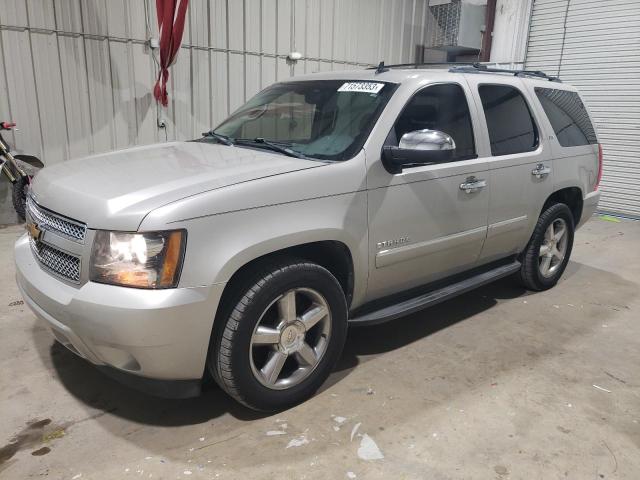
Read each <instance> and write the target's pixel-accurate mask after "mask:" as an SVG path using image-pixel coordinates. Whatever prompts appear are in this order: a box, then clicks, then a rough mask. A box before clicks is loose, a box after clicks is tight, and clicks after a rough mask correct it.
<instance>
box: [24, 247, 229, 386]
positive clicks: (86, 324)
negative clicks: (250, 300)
mask: <svg viewBox="0 0 640 480" xmlns="http://www.w3.org/2000/svg"><path fill="white" fill-rule="evenodd" d="M15 261H16V280H17V283H18V287H19V288H20V291H21V293H22V295H23V297H24V300H25V302H26V303H27V305H28V306H29V307H30V308H31V310H33V312H34V313H35V315H36V316H37V317H38V318H39V319H40V320H41V321H43V322H44V323H45V324H47V325H48V327H49V328H50V329H51V331H52V332H53V335H54V336H55V337H56V339H57V340H58V341H59V342H60V343H62V344H63V345H65V346H66V347H67V348H69V349H70V350H71V351H73V352H74V353H76V354H78V355H80V356H81V357H83V358H85V359H87V360H89V361H90V362H92V363H94V364H96V365H103V366H108V367H113V368H115V369H117V370H119V371H121V372H126V373H130V374H133V375H137V376H139V377H147V378H150V379H156V380H200V379H201V378H202V375H203V373H204V369H205V364H206V358H207V351H208V348H209V338H210V337H211V330H212V327H213V319H214V316H215V312H216V309H217V307H218V302H219V300H220V297H221V295H222V291H223V288H224V284H215V285H213V286H208V287H195V288H174V289H166V290H142V289H134V288H125V287H117V286H112V285H103V284H99V283H94V282H87V283H85V284H84V285H82V286H72V285H69V284H66V283H64V282H62V281H60V280H58V279H57V278H55V277H53V276H52V275H50V274H49V273H47V272H46V271H45V270H43V269H42V268H41V266H40V264H39V263H38V261H37V260H36V258H35V257H34V256H33V253H32V251H31V248H30V246H29V241H28V238H27V236H26V235H23V236H22V237H21V238H20V239H18V241H17V242H16V244H15Z"/></svg>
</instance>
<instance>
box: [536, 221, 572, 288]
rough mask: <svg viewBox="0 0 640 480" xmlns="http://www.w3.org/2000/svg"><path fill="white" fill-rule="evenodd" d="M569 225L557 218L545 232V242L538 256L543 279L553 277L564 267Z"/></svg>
mask: <svg viewBox="0 0 640 480" xmlns="http://www.w3.org/2000/svg"><path fill="white" fill-rule="evenodd" d="M567 232H568V228H567V223H566V222H565V221H564V219H562V218H556V219H555V220H554V221H553V222H551V224H550V225H549V226H548V227H547V230H546V231H545V232H544V240H543V242H542V245H540V252H539V255H538V261H539V268H540V273H541V274H542V276H543V277H545V278H549V277H552V276H553V275H554V274H555V273H556V272H557V271H558V269H559V268H560V266H561V265H562V262H563V261H564V257H565V255H566V254H567V240H568V234H567Z"/></svg>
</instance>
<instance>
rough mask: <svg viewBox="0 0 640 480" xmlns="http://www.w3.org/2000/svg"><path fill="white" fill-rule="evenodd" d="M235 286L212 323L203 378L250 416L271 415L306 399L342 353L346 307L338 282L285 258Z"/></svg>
mask: <svg viewBox="0 0 640 480" xmlns="http://www.w3.org/2000/svg"><path fill="white" fill-rule="evenodd" d="M241 285H244V287H242V286H241V287H240V288H239V290H238V292H237V294H236V296H235V297H234V298H230V299H229V301H228V302H227V305H226V307H227V308H226V313H225V308H224V306H223V307H222V310H221V315H219V316H217V317H216V323H218V325H217V327H214V334H213V338H212V344H211V348H210V352H209V358H208V362H207V363H208V368H209V371H210V373H211V374H212V376H213V377H214V379H215V380H216V382H217V383H218V385H220V387H221V388H222V389H223V390H224V391H226V392H227V393H228V394H229V395H230V396H231V397H233V398H234V399H236V400H237V401H239V402H241V403H242V404H244V405H246V406H247V407H249V408H251V409H254V410H260V411H278V410H283V409H286V408H289V407H291V406H293V405H296V404H298V403H300V402H302V401H304V400H306V399H307V398H309V397H311V396H312V395H313V394H314V393H315V392H316V390H317V389H318V388H319V387H320V386H321V385H322V383H323V382H324V381H325V380H326V379H327V377H328V376H329V374H330V373H331V371H332V369H333V367H334V366H335V363H336V361H337V360H338V358H339V357H340V354H341V353H342V348H343V347H344V342H345V339H346V335H347V304H346V300H345V295H344V292H343V290H342V288H341V286H340V284H339V282H338V280H337V279H336V278H335V277H334V276H333V275H332V274H331V273H330V272H329V271H328V270H326V269H325V268H323V267H321V266H319V265H317V264H315V263H311V262H308V261H305V260H298V259H288V260H287V259H285V260H282V261H279V262H275V263H270V264H266V265H262V266H261V267H259V268H257V269H256V270H254V271H253V272H252V274H250V275H248V276H247V277H245V281H243V282H242V283H241ZM292 305H293V306H294V307H292ZM292 308H293V309H292ZM325 311H326V314H325V315H323V312H325ZM305 345H306V346H308V347H309V348H307V347H305ZM283 357H284V359H283ZM314 362H315V364H314ZM278 367H281V368H278Z"/></svg>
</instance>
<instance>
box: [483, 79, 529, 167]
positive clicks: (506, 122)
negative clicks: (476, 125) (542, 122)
mask: <svg viewBox="0 0 640 480" xmlns="http://www.w3.org/2000/svg"><path fill="white" fill-rule="evenodd" d="M478 93H479V94H480V99H481V100H482V108H483V109H484V115H485V118H486V119H487V129H488V130H489V141H490V143H491V155H493V156H498V155H509V154H513V153H523V152H531V151H533V150H535V149H536V148H537V147H538V129H537V128H536V124H535V122H534V121H533V116H532V115H531V111H530V110H529V107H528V106H527V102H526V101H525V99H524V97H523V95H522V93H521V92H520V91H519V90H518V89H517V88H514V87H511V86H509V85H480V87H479V88H478Z"/></svg>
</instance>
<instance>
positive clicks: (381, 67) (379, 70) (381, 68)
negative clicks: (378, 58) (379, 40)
mask: <svg viewBox="0 0 640 480" xmlns="http://www.w3.org/2000/svg"><path fill="white" fill-rule="evenodd" d="M388 71H389V69H388V68H387V67H385V66H384V60H383V61H382V62H380V63H379V64H378V68H376V75H377V74H378V73H384V72H388Z"/></svg>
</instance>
